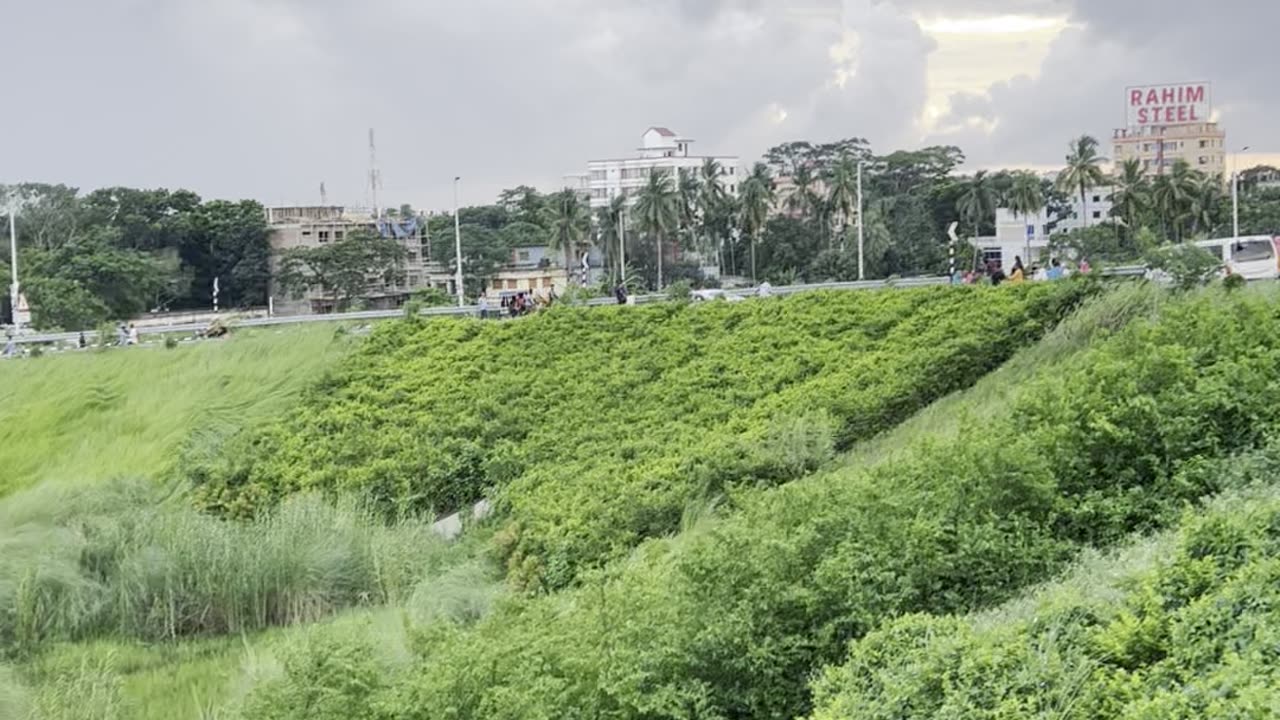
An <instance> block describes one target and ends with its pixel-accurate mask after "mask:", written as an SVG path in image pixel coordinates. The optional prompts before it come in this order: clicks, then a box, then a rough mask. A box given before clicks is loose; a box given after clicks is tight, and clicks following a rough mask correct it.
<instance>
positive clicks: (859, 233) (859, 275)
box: [858, 160, 866, 280]
mask: <svg viewBox="0 0 1280 720" xmlns="http://www.w3.org/2000/svg"><path fill="white" fill-rule="evenodd" d="M865 164H866V162H865V161H864V160H859V161H858V279H859V280H862V279H863V277H864V276H863V273H862V209H863V208H862V166H863V165H865Z"/></svg>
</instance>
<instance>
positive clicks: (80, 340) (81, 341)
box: [76, 331, 88, 350]
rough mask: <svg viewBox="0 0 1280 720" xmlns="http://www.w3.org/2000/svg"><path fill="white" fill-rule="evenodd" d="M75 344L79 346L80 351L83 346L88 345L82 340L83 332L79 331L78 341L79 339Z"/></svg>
mask: <svg viewBox="0 0 1280 720" xmlns="http://www.w3.org/2000/svg"><path fill="white" fill-rule="evenodd" d="M76 342H77V344H79V345H80V349H81V350H83V349H84V346H85V345H88V343H87V342H85V339H84V332H83V331H81V332H80V339H79V340H77V341H76Z"/></svg>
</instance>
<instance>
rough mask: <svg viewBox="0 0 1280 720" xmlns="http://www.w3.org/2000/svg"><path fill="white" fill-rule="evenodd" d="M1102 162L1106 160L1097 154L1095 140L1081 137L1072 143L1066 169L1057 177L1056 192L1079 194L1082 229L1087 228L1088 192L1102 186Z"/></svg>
mask: <svg viewBox="0 0 1280 720" xmlns="http://www.w3.org/2000/svg"><path fill="white" fill-rule="evenodd" d="M1104 162H1106V158H1104V157H1102V156H1101V155H1099V154H1098V140H1097V138H1094V137H1091V136H1089V135H1081V136H1080V137H1078V138H1076V139H1075V140H1074V141H1072V143H1071V152H1070V153H1069V154H1068V155H1067V167H1066V168H1065V169H1063V171H1062V174H1061V175H1059V176H1058V190H1060V191H1062V192H1065V193H1076V192H1078V193H1080V206H1081V209H1082V211H1083V212H1084V217H1083V218H1081V220H1082V221H1083V222H1084V227H1089V190H1091V189H1093V188H1095V187H1097V186H1099V185H1101V184H1103V182H1104V180H1105V177H1104V175H1103V172H1102V167H1101V165H1102V163H1104Z"/></svg>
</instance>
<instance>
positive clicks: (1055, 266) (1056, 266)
mask: <svg viewBox="0 0 1280 720" xmlns="http://www.w3.org/2000/svg"><path fill="white" fill-rule="evenodd" d="M1049 265H1050V267H1049V273H1048V275H1049V279H1050V280H1061V279H1062V278H1063V277H1064V274H1063V270H1062V263H1060V262H1058V258H1054V259H1053V260H1051V261H1049Z"/></svg>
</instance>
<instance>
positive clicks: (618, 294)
mask: <svg viewBox="0 0 1280 720" xmlns="http://www.w3.org/2000/svg"><path fill="white" fill-rule="evenodd" d="M613 297H614V299H616V300H617V301H618V304H619V305H626V304H627V286H625V285H623V284H622V283H618V285H617V287H615V288H614V289H613Z"/></svg>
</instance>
